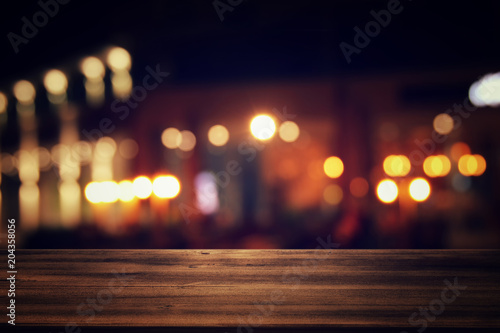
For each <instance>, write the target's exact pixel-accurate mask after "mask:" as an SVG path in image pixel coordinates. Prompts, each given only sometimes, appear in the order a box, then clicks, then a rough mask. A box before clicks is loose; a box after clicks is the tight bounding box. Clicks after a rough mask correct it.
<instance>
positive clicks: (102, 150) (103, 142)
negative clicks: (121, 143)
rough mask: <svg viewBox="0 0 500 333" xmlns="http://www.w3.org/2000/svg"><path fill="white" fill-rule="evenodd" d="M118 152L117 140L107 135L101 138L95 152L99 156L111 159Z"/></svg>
mask: <svg viewBox="0 0 500 333" xmlns="http://www.w3.org/2000/svg"><path fill="white" fill-rule="evenodd" d="M115 153H116V142H115V140H113V139H112V138H110V137H108V136H105V137H102V138H100V139H99V140H98V141H97V143H96V145H95V154H96V155H97V156H98V157H101V158H105V159H110V158H112V157H113V156H114V154H115Z"/></svg>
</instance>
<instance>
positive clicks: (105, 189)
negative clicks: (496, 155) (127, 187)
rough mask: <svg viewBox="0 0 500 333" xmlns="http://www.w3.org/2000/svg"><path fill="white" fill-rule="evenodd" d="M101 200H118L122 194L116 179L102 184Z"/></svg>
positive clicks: (109, 201) (106, 201)
mask: <svg viewBox="0 0 500 333" xmlns="http://www.w3.org/2000/svg"><path fill="white" fill-rule="evenodd" d="M100 191H101V192H102V193H101V202H105V203H111V202H116V201H117V200H118V198H119V196H120V186H118V184H117V183H116V182H114V181H111V180H107V181H104V182H101V184H100Z"/></svg>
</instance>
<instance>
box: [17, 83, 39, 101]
mask: <svg viewBox="0 0 500 333" xmlns="http://www.w3.org/2000/svg"><path fill="white" fill-rule="evenodd" d="M13 90H14V96H15V97H16V98H17V100H18V101H19V103H21V104H24V105H28V104H32V103H33V102H34V101H35V96H36V91H35V87H34V86H33V84H31V82H29V81H26V80H21V81H18V82H16V84H15V85H14V89H13Z"/></svg>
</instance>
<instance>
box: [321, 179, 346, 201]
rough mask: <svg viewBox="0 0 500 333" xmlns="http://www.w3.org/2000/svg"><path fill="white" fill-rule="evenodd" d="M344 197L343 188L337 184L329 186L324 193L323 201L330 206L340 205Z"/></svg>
mask: <svg viewBox="0 0 500 333" xmlns="http://www.w3.org/2000/svg"><path fill="white" fill-rule="evenodd" d="M343 197H344V193H343V191H342V188H341V187H340V186H338V185H337V184H331V185H328V186H327V187H326V188H325V190H324V191H323V199H324V200H325V201H326V202H327V203H329V204H330V205H338V204H339V203H340V202H341V201H342V198H343Z"/></svg>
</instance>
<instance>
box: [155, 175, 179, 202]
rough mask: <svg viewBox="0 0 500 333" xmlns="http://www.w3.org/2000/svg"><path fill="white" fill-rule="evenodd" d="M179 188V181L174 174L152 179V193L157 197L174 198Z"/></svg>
mask: <svg viewBox="0 0 500 333" xmlns="http://www.w3.org/2000/svg"><path fill="white" fill-rule="evenodd" d="M180 190H181V183H180V182H179V180H178V179H177V178H176V177H174V176H159V177H156V178H155V180H154V181H153V193H154V194H155V195H156V196H157V197H159V198H162V199H171V198H175V197H176V196H177V195H178V194H179V192H180Z"/></svg>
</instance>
